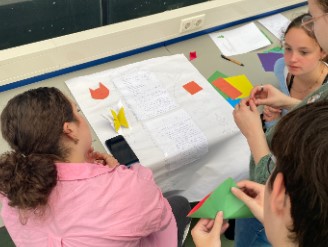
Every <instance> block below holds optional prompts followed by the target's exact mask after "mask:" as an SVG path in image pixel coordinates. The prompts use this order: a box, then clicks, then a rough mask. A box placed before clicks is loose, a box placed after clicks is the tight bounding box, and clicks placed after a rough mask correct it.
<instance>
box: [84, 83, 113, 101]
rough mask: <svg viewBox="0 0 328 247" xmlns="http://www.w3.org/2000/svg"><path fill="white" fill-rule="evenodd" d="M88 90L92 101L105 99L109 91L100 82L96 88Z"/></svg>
mask: <svg viewBox="0 0 328 247" xmlns="http://www.w3.org/2000/svg"><path fill="white" fill-rule="evenodd" d="M89 90H90V94H91V97H92V98H94V99H105V98H107V97H108V95H109V89H108V88H107V87H106V86H105V85H104V84H102V83H101V82H99V87H98V88H96V89H91V88H89Z"/></svg>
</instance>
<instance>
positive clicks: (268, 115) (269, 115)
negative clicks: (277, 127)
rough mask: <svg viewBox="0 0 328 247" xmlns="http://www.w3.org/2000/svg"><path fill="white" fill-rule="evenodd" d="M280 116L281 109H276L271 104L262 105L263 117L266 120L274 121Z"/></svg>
mask: <svg viewBox="0 0 328 247" xmlns="http://www.w3.org/2000/svg"><path fill="white" fill-rule="evenodd" d="M280 116H281V109H277V108H274V107H271V106H266V105H265V106H264V107H263V119H264V120H265V121H267V122H271V121H274V120H276V119H278V118H279V117H280Z"/></svg>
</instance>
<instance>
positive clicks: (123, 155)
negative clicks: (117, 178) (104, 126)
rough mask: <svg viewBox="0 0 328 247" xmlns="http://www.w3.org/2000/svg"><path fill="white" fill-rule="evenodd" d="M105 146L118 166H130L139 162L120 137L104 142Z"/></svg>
mask: <svg viewBox="0 0 328 247" xmlns="http://www.w3.org/2000/svg"><path fill="white" fill-rule="evenodd" d="M105 145H106V147H107V148H108V149H109V151H110V152H111V154H112V155H113V156H114V157H115V159H117V161H118V162H119V163H120V164H122V165H126V166H130V165H131V164H133V163H135V162H139V159H138V157H137V155H136V154H135V153H134V152H133V150H132V148H131V147H130V145H129V144H128V142H127V141H126V140H125V138H124V137H123V136H122V135H118V136H115V137H113V138H111V139H108V140H106V141H105Z"/></svg>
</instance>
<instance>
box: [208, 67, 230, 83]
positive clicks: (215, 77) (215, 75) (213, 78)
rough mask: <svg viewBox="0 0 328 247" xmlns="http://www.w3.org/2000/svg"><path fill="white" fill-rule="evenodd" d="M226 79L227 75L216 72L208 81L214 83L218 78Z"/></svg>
mask: <svg viewBox="0 0 328 247" xmlns="http://www.w3.org/2000/svg"><path fill="white" fill-rule="evenodd" d="M226 77H227V76H226V75H225V74H223V73H221V72H220V71H217V70H216V71H215V72H214V73H213V74H212V75H211V76H210V77H209V78H208V79H207V80H208V81H209V82H211V83H212V82H213V81H215V80H216V79H218V78H226Z"/></svg>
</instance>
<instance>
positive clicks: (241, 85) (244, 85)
mask: <svg viewBox="0 0 328 247" xmlns="http://www.w3.org/2000/svg"><path fill="white" fill-rule="evenodd" d="M224 79H225V80H226V81H227V82H228V83H229V84H231V85H232V86H233V87H234V88H236V89H237V90H238V91H240V92H241V93H242V94H241V95H240V96H239V97H238V99H241V98H247V97H249V95H250V93H251V91H252V88H253V85H252V83H251V82H250V81H249V80H248V78H247V77H246V75H237V76H231V77H227V78H224Z"/></svg>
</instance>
